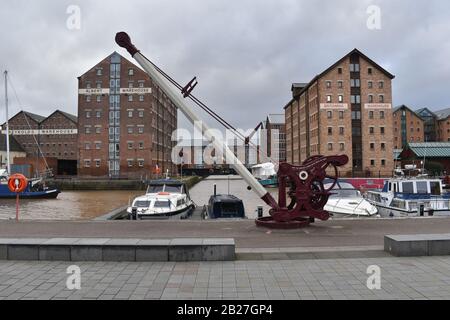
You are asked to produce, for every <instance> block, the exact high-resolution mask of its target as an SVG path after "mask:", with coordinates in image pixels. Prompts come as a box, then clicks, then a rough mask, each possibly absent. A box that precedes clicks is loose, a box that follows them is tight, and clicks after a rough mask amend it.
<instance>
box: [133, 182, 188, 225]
mask: <svg viewBox="0 0 450 320" xmlns="http://www.w3.org/2000/svg"><path fill="white" fill-rule="evenodd" d="M194 209H195V204H194V202H193V201H192V199H191V197H190V196H189V191H188V188H187V186H186V184H184V183H183V182H180V181H177V180H156V181H150V182H149V183H148V188H147V192H146V194H145V195H143V196H139V197H137V198H135V199H134V200H133V202H132V204H131V206H129V207H128V209H127V213H128V217H129V219H130V220H142V219H187V218H189V216H190V215H191V214H192V212H193V210H194Z"/></svg>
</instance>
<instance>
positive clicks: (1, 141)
mask: <svg viewBox="0 0 450 320" xmlns="http://www.w3.org/2000/svg"><path fill="white" fill-rule="evenodd" d="M9 150H10V151H12V152H25V151H24V150H23V149H22V146H21V145H20V144H19V143H18V142H17V140H16V139H14V137H13V136H9ZM0 151H6V134H1V133H0Z"/></svg>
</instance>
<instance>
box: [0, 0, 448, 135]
mask: <svg viewBox="0 0 450 320" xmlns="http://www.w3.org/2000/svg"><path fill="white" fill-rule="evenodd" d="M2 4H3V6H2V11H1V12H0V28H1V30H2V36H1V44H0V68H1V69H2V70H3V69H8V70H10V72H11V77H12V79H13V81H14V84H15V86H16V89H17V92H18V95H19V96H20V99H21V102H22V104H23V106H24V107H25V108H26V109H27V110H29V111H32V112H36V113H40V114H43V115H46V114H50V113H51V112H52V111H53V110H54V109H56V108H60V109H63V110H65V111H67V112H71V113H75V114H76V112H77V80H76V77H77V76H79V75H81V74H82V73H84V72H85V71H86V70H88V69H89V68H90V67H92V66H93V65H94V64H95V63H96V62H98V61H99V60H100V59H102V58H104V57H105V56H107V55H108V54H110V53H111V52H112V51H114V50H117V51H118V52H119V53H121V54H123V55H124V56H126V57H127V58H128V54H127V53H126V52H124V51H123V50H121V49H120V48H118V47H117V46H116V45H115V43H114V35H115V33H116V32H117V31H122V30H125V31H127V32H129V33H130V34H131V35H132V38H133V41H134V42H135V43H136V44H137V45H138V46H139V47H140V48H141V50H142V51H143V52H144V53H145V54H146V55H147V56H148V57H150V58H152V59H153V60H154V61H155V62H156V63H158V64H159V65H160V66H161V67H163V68H164V69H166V70H167V72H169V73H170V74H171V75H173V76H174V77H175V78H176V79H177V80H179V82H181V83H185V82H187V81H189V80H190V79H191V78H192V77H193V76H194V75H195V76H198V78H199V81H200V84H199V86H198V88H196V90H195V95H197V96H198V97H199V98H201V99H202V100H204V101H205V102H207V103H208V104H210V105H211V107H213V108H214V109H215V110H216V111H217V112H218V113H220V114H221V115H223V116H224V117H225V118H226V119H228V120H229V121H230V122H231V123H233V124H234V125H235V126H237V127H242V128H252V127H254V126H255V125H256V123H257V122H259V121H261V120H263V118H264V117H265V116H266V115H267V114H268V113H282V112H283V106H284V105H285V104H286V103H287V102H288V101H289V99H290V85H291V83H292V82H303V81H309V80H310V79H312V78H313V77H314V76H315V75H316V74H317V73H319V72H321V71H322V70H323V69H324V68H326V67H328V66H329V65H330V64H331V63H333V62H335V61H336V60H337V59H339V58H340V57H341V56H343V55H344V54H346V53H347V52H349V51H350V50H352V49H353V48H355V47H357V48H359V49H361V50H362V51H363V52H365V53H366V54H367V55H368V56H370V57H371V58H373V59H374V60H375V61H377V62H379V63H380V64H381V65H382V66H384V67H386V68H387V69H388V70H389V71H390V72H391V73H393V74H395V75H396V76H397V77H396V79H395V80H394V92H393V94H394V103H395V104H403V103H404V104H408V105H411V106H412V107H413V108H414V107H417V108H418V107H422V106H427V107H430V108H431V109H435V110H436V109H441V108H445V107H450V105H449V104H447V92H448V86H449V84H450V64H449V63H448V62H447V60H448V57H449V56H450V41H449V39H448V35H449V34H450V23H449V22H448V18H447V17H448V16H449V13H450V3H448V2H447V1H438V0H434V1H433V0H432V1H414V2H411V1H408V0H397V1H389V0H379V1H367V0H366V1H361V0H348V1H331V0H326V1H294V0H285V1H275V0H271V1H256V0H255V1H250V0H247V1H234V2H231V1H225V0H215V1H211V0H209V1H207V0H188V1H164V0H158V1H144V0H135V1H133V0H131V1H114V0H113V1H99V0H98V1H53V0H39V1H24V0H19V1H11V0H8V1H3V2H2ZM71 4H75V5H79V6H80V7H81V10H82V11H81V13H82V29H81V30H80V31H70V30H68V29H67V28H66V20H67V18H68V15H67V14H66V9H67V7H68V6H69V5H71ZM371 4H375V5H378V6H380V8H381V13H382V29H381V30H377V31H372V30H368V29H367V28H366V20H367V17H368V16H367V14H366V9H367V7H368V6H369V5H371ZM1 96H3V93H2V94H1ZM11 100H12V101H11V102H12V110H11V113H13V112H16V111H18V110H19V109H20V106H19V105H18V103H17V102H16V101H15V99H14V98H13V97H11ZM3 118H4V114H3V112H2V113H1V114H0V119H3ZM205 118H206V116H205ZM181 123H185V122H183V121H181ZM211 123H212V124H213V122H211Z"/></svg>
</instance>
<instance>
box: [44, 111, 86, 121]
mask: <svg viewBox="0 0 450 320" xmlns="http://www.w3.org/2000/svg"><path fill="white" fill-rule="evenodd" d="M56 113H60V114H62V115H63V116H65V117H66V118H68V119H69V120H70V121H72V122H74V123H75V124H78V117H77V116H75V115H73V114H70V113H67V112H64V111H61V110H56V111H55V112H53V113H52V114H51V115H49V116H48V117H47V118H45V120H47V119H49V118H51V117H52V116H53V115H55V114H56ZM45 120H44V121H45Z"/></svg>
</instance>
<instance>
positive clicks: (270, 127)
mask: <svg viewBox="0 0 450 320" xmlns="http://www.w3.org/2000/svg"><path fill="white" fill-rule="evenodd" d="M263 128H264V129H265V130H266V134H267V138H266V139H265V141H266V143H267V147H266V150H267V156H268V157H269V158H273V159H275V160H276V161H278V162H280V163H281V162H286V124H285V117H284V114H269V115H268V116H267V119H266V121H265V122H264V126H263ZM272 147H274V148H275V150H272Z"/></svg>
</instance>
